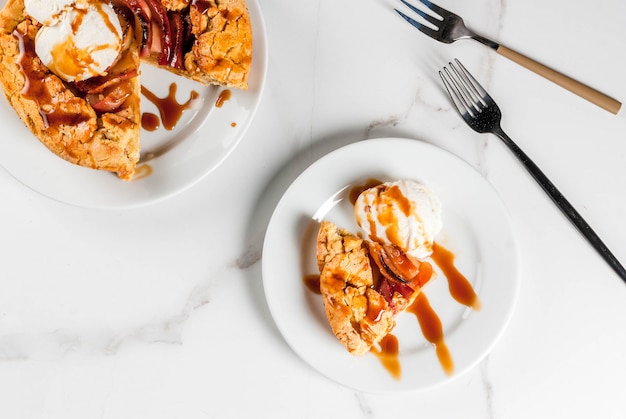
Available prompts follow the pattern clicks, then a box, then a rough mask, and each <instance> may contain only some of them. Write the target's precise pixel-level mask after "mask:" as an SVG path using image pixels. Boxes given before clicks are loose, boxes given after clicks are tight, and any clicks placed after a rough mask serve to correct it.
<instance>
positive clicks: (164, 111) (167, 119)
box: [141, 83, 200, 131]
mask: <svg viewBox="0 0 626 419" xmlns="http://www.w3.org/2000/svg"><path fill="white" fill-rule="evenodd" d="M177 89H178V87H177V85H176V83H171V84H170V87H169V94H168V95H167V96H166V97H164V98H160V97H158V96H157V95H155V94H154V93H152V92H151V91H150V90H148V88H146V87H145V86H141V94H143V95H144V97H145V98H146V99H148V100H149V101H150V102H152V103H153V104H154V105H155V106H156V107H157V109H158V110H159V115H160V116H161V121H162V122H163V128H165V129H166V130H168V131H171V130H173V129H174V128H175V127H176V124H177V123H178V121H179V120H180V118H181V117H182V115H183V112H185V111H186V110H187V109H190V108H191V107H192V106H193V103H194V101H195V100H196V99H198V97H200V95H199V94H198V92H196V91H195V90H192V91H191V92H190V93H189V99H188V100H187V101H186V102H185V103H178V101H177V100H176V90H177ZM153 115H154V114H153ZM141 119H142V121H141V122H142V127H143V128H144V129H146V130H148V131H150V130H155V129H157V128H158V125H157V126H156V127H155V124H154V118H153V117H146V121H149V122H146V125H145V126H144V117H143V116H142V118H141Z"/></svg>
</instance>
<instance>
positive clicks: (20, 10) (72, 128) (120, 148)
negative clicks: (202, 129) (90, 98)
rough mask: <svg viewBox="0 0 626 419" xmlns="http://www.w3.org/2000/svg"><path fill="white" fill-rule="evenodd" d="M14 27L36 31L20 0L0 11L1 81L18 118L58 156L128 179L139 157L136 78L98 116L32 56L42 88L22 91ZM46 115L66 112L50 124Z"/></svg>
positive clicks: (30, 35)
mask: <svg viewBox="0 0 626 419" xmlns="http://www.w3.org/2000/svg"><path fill="white" fill-rule="evenodd" d="M15 30H18V31H19V32H20V33H21V34H22V37H26V38H28V39H30V40H31V41H32V40H33V39H34V37H35V34H36V32H37V30H38V26H37V24H36V23H35V22H32V21H31V20H30V19H28V18H27V17H26V15H25V12H24V2H23V0H9V2H8V3H7V5H6V6H5V8H4V9H3V10H2V12H1V13H0V82H2V86H3V91H4V95H5V96H6V98H7V100H8V101H9V103H10V104H11V106H12V107H13V108H14V109H15V111H16V112H17V114H18V115H19V116H20V118H21V119H22V121H24V123H25V124H26V126H27V127H28V128H29V129H30V130H31V131H32V132H33V134H35V136H36V137H37V138H38V139H39V140H40V141H41V142H42V143H43V144H44V145H45V146H46V147H47V148H48V149H50V150H51V151H52V152H53V153H55V154H56V155H58V156H59V157H61V158H63V159H65V160H67V161H69V162H71V163H74V164H78V165H81V166H85V167H89V168H92V169H98V170H107V171H111V172H116V173H117V174H118V176H119V177H120V178H122V179H124V180H130V179H131V178H132V176H133V173H134V170H135V165H136V162H137V161H138V160H139V129H140V113H139V89H140V86H139V81H138V78H137V77H135V78H134V79H133V80H132V81H131V83H132V86H133V89H134V94H133V95H132V96H131V97H130V98H129V99H128V100H127V101H126V102H125V103H124V104H123V105H122V106H121V107H120V108H119V109H118V110H116V111H115V112H113V113H104V114H102V115H101V116H98V115H97V114H96V112H95V111H94V110H93V108H92V107H91V106H90V105H89V103H88V102H87V101H86V100H85V99H84V98H82V97H79V96H77V95H76V94H74V92H73V91H72V90H71V89H70V88H69V87H68V86H67V85H66V84H65V83H64V82H63V81H61V79H60V78H58V77H57V76H56V75H54V74H52V73H51V72H50V71H49V70H48V69H47V68H46V67H45V66H44V65H43V64H42V63H41V62H40V61H39V59H38V58H37V57H36V56H35V57H32V64H31V65H30V66H31V70H32V71H34V72H35V73H36V77H37V78H39V79H40V80H44V82H43V83H41V85H42V89H43V91H42V92H41V93H39V94H38V95H36V96H37V97H33V96H32V95H26V94H25V93H24V91H25V86H26V84H27V83H29V80H28V79H27V75H25V73H24V70H23V68H22V66H21V65H20V61H19V56H20V42H21V40H20V38H19V37H17V36H15V35H14V31H15ZM133 54H134V56H130V57H128V60H130V61H134V62H135V67H136V68H137V67H138V64H139V61H138V55H137V54H136V52H135V53H133ZM127 62H128V61H127ZM33 76H34V75H31V77H33ZM46 114H48V115H51V114H55V115H57V116H58V115H64V118H63V119H64V120H63V121H61V122H59V123H54V124H51V123H49V121H48V119H47V118H46V117H45V115H46ZM70 116H71V117H70Z"/></svg>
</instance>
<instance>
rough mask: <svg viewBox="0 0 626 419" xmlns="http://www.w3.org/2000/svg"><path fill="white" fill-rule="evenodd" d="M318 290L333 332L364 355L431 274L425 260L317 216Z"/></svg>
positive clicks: (392, 326)
mask: <svg viewBox="0 0 626 419" xmlns="http://www.w3.org/2000/svg"><path fill="white" fill-rule="evenodd" d="M316 257H317V265H318V268H319V270H320V292H321V294H322V299H323V301H324V310H325V312H326V317H327V318H328V322H329V324H330V326H331V328H332V330H333V333H334V334H335V336H336V337H337V339H338V340H339V341H340V342H341V344H342V345H343V346H345V347H346V349H347V350H348V351H349V352H350V353H351V354H353V355H364V354H365V353H367V352H368V351H369V350H370V349H371V348H372V346H373V345H375V344H376V343H378V342H380V341H381V340H382V339H383V338H384V337H385V336H386V335H387V334H389V333H390V332H391V331H392V330H393V328H394V327H395V325H396V317H397V316H398V314H400V313H401V312H402V311H404V310H406V308H407V307H408V306H409V305H410V304H411V303H412V302H413V301H414V300H415V298H416V297H417V295H418V294H419V293H420V292H421V290H422V288H423V287H424V286H425V285H426V284H427V283H429V282H430V281H431V280H432V279H434V277H435V273H434V271H433V269H432V266H431V265H430V264H429V263H428V262H419V261H417V260H409V258H407V256H406V254H404V253H403V252H402V251H401V250H399V249H397V248H395V247H393V246H387V245H381V244H378V243H376V242H372V241H369V240H363V239H361V238H360V237H358V236H356V235H354V234H352V233H350V232H348V231H347V230H344V229H341V228H339V227H337V226H336V225H335V224H333V223H331V222H329V221H322V223H321V225H320V229H319V232H318V236H317V248H316Z"/></svg>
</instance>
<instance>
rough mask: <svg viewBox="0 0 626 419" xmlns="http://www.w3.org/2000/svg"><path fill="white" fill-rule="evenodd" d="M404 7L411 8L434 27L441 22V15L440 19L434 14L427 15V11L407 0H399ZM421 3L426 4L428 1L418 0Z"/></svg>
mask: <svg viewBox="0 0 626 419" xmlns="http://www.w3.org/2000/svg"><path fill="white" fill-rule="evenodd" d="M400 1H401V2H402V3H403V4H404V5H405V6H406V7H408V8H409V9H411V10H413V11H414V12H415V13H417V14H418V15H420V16H421V17H422V18H423V19H424V20H425V21H426V22H428V23H431V24H433V25H434V26H435V27H439V25H440V24H441V22H442V20H443V17H442V18H441V19H438V18H436V17H434V16H431V15H429V14H428V13H426V12H425V11H423V10H420V9H418V8H417V7H415V6H413V5H412V4H411V3H409V2H407V1H406V0H400ZM420 1H421V2H422V3H423V4H425V5H426V6H428V3H429V2H424V0H420ZM431 4H432V3H431Z"/></svg>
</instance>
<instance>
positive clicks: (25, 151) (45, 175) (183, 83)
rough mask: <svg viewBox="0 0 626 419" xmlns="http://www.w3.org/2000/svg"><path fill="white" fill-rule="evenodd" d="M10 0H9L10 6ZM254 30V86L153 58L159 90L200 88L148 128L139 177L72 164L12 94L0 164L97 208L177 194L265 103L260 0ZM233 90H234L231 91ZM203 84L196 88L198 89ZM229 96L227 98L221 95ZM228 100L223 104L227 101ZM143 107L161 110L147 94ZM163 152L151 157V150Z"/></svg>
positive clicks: (251, 3)
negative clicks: (189, 75)
mask: <svg viewBox="0 0 626 419" xmlns="http://www.w3.org/2000/svg"><path fill="white" fill-rule="evenodd" d="M4 3H6V2H5V1H2V7H4ZM247 4H248V9H249V12H250V20H251V23H252V31H253V58H252V68H251V70H250V75H249V79H248V84H249V89H248V90H246V91H243V90H238V89H224V88H219V87H204V86H202V85H200V84H198V83H194V82H191V81H189V80H186V79H183V78H181V77H177V76H175V75H173V74H170V73H168V72H166V71H163V70H157V69H155V68H152V67H149V66H148V65H143V66H142V69H141V71H142V78H141V84H142V86H144V87H145V88H147V89H148V90H150V91H151V92H152V93H154V94H155V95H157V96H158V97H159V98H167V97H168V95H169V94H170V92H171V90H170V89H171V88H172V87H173V89H175V90H176V102H177V103H178V104H184V103H185V102H187V101H188V100H189V99H190V97H191V96H192V95H194V96H195V94H196V93H197V94H198V98H197V99H196V100H195V101H193V106H192V107H191V108H190V109H187V110H185V111H184V112H183V114H182V117H181V119H180V120H178V122H177V123H176V125H175V127H174V128H173V129H170V130H168V129H165V128H164V126H163V124H162V122H161V123H160V127H159V129H157V130H155V131H148V130H142V133H141V144H142V146H141V149H142V152H141V154H142V163H140V164H139V165H138V169H137V175H136V176H135V177H136V179H137V180H133V181H131V182H124V181H122V180H120V179H118V178H117V176H116V175H114V174H111V173H108V172H101V171H95V170H91V169H87V168H83V167H79V166H75V165H73V164H70V163H68V162H66V161H64V160H62V159H60V158H59V157H57V156H56V155H54V154H52V153H51V152H49V151H48V150H47V149H46V148H45V147H44V146H43V145H42V144H41V143H40V142H39V141H38V140H37V139H36V138H35V137H34V136H33V135H32V134H31V133H30V131H29V130H28V129H27V128H26V127H25V126H24V124H23V123H22V121H21V120H20V119H19V117H18V116H17V115H16V113H15V112H14V110H13V109H12V108H11V107H10V105H9V104H8V103H7V101H6V100H4V99H2V100H0V126H2V130H3V133H2V136H1V139H0V164H1V165H2V166H3V167H4V168H5V169H6V170H7V171H8V172H9V173H10V174H12V175H13V176H14V177H15V178H16V179H18V180H19V181H21V182H23V183H24V184H25V185H27V186H28V187H30V188H32V189H34V190H35V191H37V192H40V193H41V194H43V195H46V196H48V197H50V198H52V199H55V200H58V201H61V202H65V203H68V204H73V205H77V206H82V207H89V208H128V207H137V206H142V205H146V204H150V203H154V202H157V201H160V200H163V199H165V198H168V197H171V196H173V195H175V194H177V193H179V192H181V191H183V190H185V189H187V188H189V187H191V186H192V185H194V184H196V183H197V182H198V181H200V180H201V179H203V178H204V177H205V176H207V175H209V174H210V173H211V172H212V171H213V170H215V169H216V168H217V167H218V166H219V165H220V164H221V163H222V162H223V161H224V160H225V159H226V158H227V157H228V155H229V154H230V153H231V152H232V151H233V150H234V149H235V147H236V146H237V145H238V144H239V143H240V141H241V139H242V137H243V136H244V134H245V132H246V130H247V129H248V126H249V125H250V123H251V121H252V119H253V118H254V115H255V113H256V110H257V108H258V106H259V103H260V100H261V96H262V93H263V88H264V85H265V77H266V72H267V44H266V31H265V23H264V20H263V17H262V14H261V8H260V5H259V2H258V0H248V1H247ZM225 90H228V91H229V92H230V97H229V98H227V96H226V95H225V94H224V93H223V92H224V91H225ZM192 92H195V93H192ZM220 98H221V99H220ZM222 99H227V100H223V104H221V106H219V105H216V104H217V103H218V102H222ZM141 105H142V113H152V114H156V115H158V109H157V107H156V106H155V105H154V104H153V103H152V102H150V101H149V100H147V99H146V97H145V96H142V102H141ZM151 155H152V156H155V157H153V158H149V159H146V157H150V156H151Z"/></svg>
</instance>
